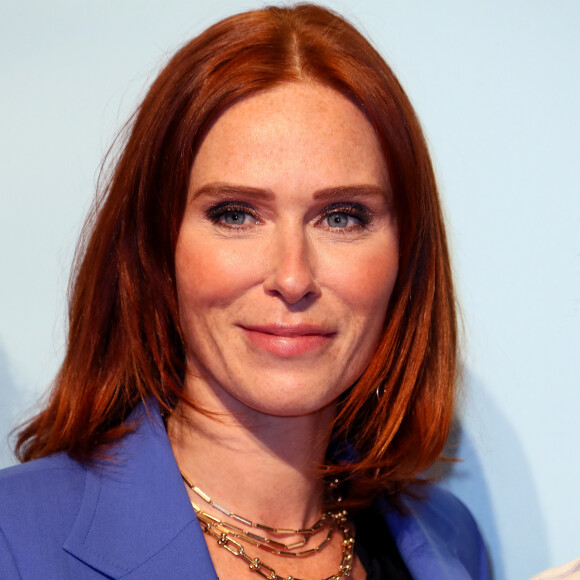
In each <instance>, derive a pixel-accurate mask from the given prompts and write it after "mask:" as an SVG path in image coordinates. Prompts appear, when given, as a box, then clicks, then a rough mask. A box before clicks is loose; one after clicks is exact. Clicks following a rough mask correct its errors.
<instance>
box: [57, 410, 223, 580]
mask: <svg viewBox="0 0 580 580" xmlns="http://www.w3.org/2000/svg"><path fill="white" fill-rule="evenodd" d="M130 421H132V422H134V424H135V429H134V431H133V432H132V433H131V434H129V435H127V436H126V437H125V438H123V439H122V440H121V442H120V444H119V445H118V447H117V448H116V449H115V454H114V458H113V459H112V460H109V461H106V462H105V461H102V462H98V463H97V464H96V465H95V466H93V467H89V468H87V477H86V484H85V490H84V495H83V498H82V502H81V506H80V510H79V513H78V516H77V518H76V521H75V524H74V526H73V528H72V531H71V533H70V535H69V537H68V539H67V541H66V542H65V545H64V549H65V550H66V551H67V552H69V553H70V554H72V555H73V556H75V557H76V558H78V559H79V560H81V561H83V562H85V563H86V564H88V565H89V566H91V567H92V568H95V569H96V570H99V571H101V572H103V573H105V574H106V575H108V576H110V577H112V578H121V577H122V578H127V579H131V578H135V579H137V578H139V579H140V580H142V579H149V578H151V579H153V578H155V579H157V578H163V577H172V578H187V577H193V575H195V578H199V579H200V580H202V579H203V580H210V579H211V580H217V576H216V574H215V571H214V568H213V565H212V563H211V559H210V557H209V553H208V551H207V546H206V544H205V541H204V538H203V532H202V530H201V528H200V526H199V523H198V521H197V518H196V517H195V513H194V511H193V509H192V507H191V504H190V502H189V499H188V496H187V492H186V490H185V486H184V485H183V482H182V480H181V476H180V474H179V469H178V467H177V464H176V462H175V459H174V457H173V452H172V450H171V447H170V444H169V440H168V438H167V434H166V432H165V428H164V426H163V422H162V420H161V416H160V413H159V409H158V407H157V405H156V404H152V403H149V404H148V405H143V404H142V405H140V406H139V407H138V408H137V409H136V410H135V411H134V412H133V414H132V415H131V417H130Z"/></svg>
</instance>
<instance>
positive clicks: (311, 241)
mask: <svg viewBox="0 0 580 580" xmlns="http://www.w3.org/2000/svg"><path fill="white" fill-rule="evenodd" d="M388 191H389V186H388V176H387V172H386V167H385V163H384V160H383V157H382V154H381V149H380V147H379V143H378V141H377V138H376V136H375V134H374V132H373V129H372V128H371V126H370V124H369V123H368V121H367V120H366V118H365V117H364V115H363V114H362V113H361V112H360V111H359V109H358V108H356V107H355V106H354V105H353V104H352V103H351V102H350V101H349V100H347V99H346V98H345V97H343V96H342V95H340V94H339V93H337V92H335V91H333V90H331V89H329V88H325V87H323V86H320V85H316V84H285V85H282V86H280V87H278V88H276V89H273V90H270V91H268V92H264V93H261V94H258V95H256V96H252V97H249V98H247V99H246V100H244V101H242V102H239V103H237V104H236V105H234V106H233V107H231V108H230V109H228V110H227V111H226V112H225V113H224V114H223V115H222V116H221V117H220V118H219V119H218V120H217V122H216V123H215V124H214V126H213V127H212V128H211V130H210V131H209V133H208V135H207V136H206V138H205V140H204V141H203V143H202V145H201V147H200V149H199V152H198V154H197V157H196V158H195V162H194V164H193V167H192V170H191V179H190V185H189V192H188V200H187V206H186V209H185V214H184V218H183V222H182V224H181V229H180V232H179V239H178V242H177V248H176V254H175V265H176V276H177V292H178V299H179V311H180V317H181V325H182V330H183V333H184V337H185V341H186V353H187V367H188V376H187V379H186V387H185V388H186V389H187V390H188V394H189V395H191V396H192V397H194V399H195V400H196V401H198V402H199V403H200V404H202V405H206V406H209V407H210V408H211V407H212V406H214V404H215V402H216V401H220V402H221V404H222V405H223V404H226V405H227V406H228V408H232V405H233V408H245V409H251V410H254V411H258V412H260V413H265V414H269V415H278V416H295V415H304V414H309V413H315V412H316V411H319V410H321V409H323V408H326V407H328V405H329V404H331V403H333V402H334V401H335V400H336V398H337V397H338V396H339V395H340V394H341V393H342V392H343V391H344V390H345V389H347V388H348V387H349V386H350V385H352V383H353V382H354V381H355V380H356V379H357V378H358V377H359V376H360V375H361V373H362V372H363V371H364V369H365V367H366V365H367V364H368V362H369V361H370V358H371V357H372V355H373V353H374V351H375V349H376V346H377V343H378V341H379V340H380V337H381V333H382V329H383V322H384V318H385V312H386V309H387V305H388V302H389V297H390V295H391V291H392V289H393V285H394V283H395V279H396V276H397V268H398V244H397V226H396V222H395V218H394V216H393V213H392V208H391V204H390V202H389V193H388Z"/></svg>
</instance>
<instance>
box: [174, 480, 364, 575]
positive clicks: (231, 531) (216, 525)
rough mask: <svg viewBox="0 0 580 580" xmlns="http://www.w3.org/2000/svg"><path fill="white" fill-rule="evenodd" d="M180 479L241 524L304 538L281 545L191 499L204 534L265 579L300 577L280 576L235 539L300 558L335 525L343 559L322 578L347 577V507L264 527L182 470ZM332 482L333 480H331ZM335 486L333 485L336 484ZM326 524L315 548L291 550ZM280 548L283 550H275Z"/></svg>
mask: <svg viewBox="0 0 580 580" xmlns="http://www.w3.org/2000/svg"><path fill="white" fill-rule="evenodd" d="M181 477H182V478H183V481H184V482H185V483H186V484H187V486H188V487H189V488H190V489H191V490H192V491H193V492H194V493H195V494H196V495H197V496H198V497H200V498H201V499H203V500H204V501H205V502H206V503H208V504H209V505H211V506H213V507H214V508H216V509H217V510H219V511H220V512H222V513H223V514H225V515H226V516H228V517H230V518H232V519H235V520H236V521H238V522H240V523H244V524H245V525H247V526H250V527H252V528H259V529H262V530H267V531H268V532H270V533H272V534H279V535H288V534H293V535H297V534H298V535H302V536H303V538H302V539H301V540H299V541H298V542H294V543H293V544H284V543H282V542H278V541H275V540H271V539H269V538H264V537H262V536H259V535H258V534H254V533H252V532H250V531H247V530H244V529H243V528H241V527H239V526H235V525H233V524H230V523H228V522H224V521H221V520H219V519H217V518H215V517H214V516H212V515H211V514H208V513H207V512H204V511H203V510H202V509H201V508H200V507H199V506H198V505H196V504H195V502H194V501H191V505H192V507H193V509H194V511H195V514H196V516H197V518H198V520H199V522H200V523H201V524H202V528H203V531H204V533H206V534H208V535H210V536H212V537H214V538H215V539H216V540H217V543H218V545H219V546H221V547H223V548H225V549H226V550H227V551H228V552H230V554H232V555H234V556H236V557H239V558H242V559H243V560H244V561H245V562H246V563H247V564H248V568H249V569H250V570H251V571H252V572H255V573H257V574H259V575H261V576H262V577H264V578H268V579H269V580H301V579H299V578H295V577H293V576H279V575H278V574H277V573H276V571H275V570H274V568H272V567H271V566H269V565H268V564H266V563H265V562H263V561H262V560H260V558H257V557H252V556H250V555H249V554H247V553H246V551H245V549H244V546H243V545H242V544H240V543H239V542H237V541H236V539H234V538H237V539H239V540H241V541H244V542H248V543H250V544H253V545H254V546H257V547H258V548H261V549H264V550H267V551H269V552H271V553H274V554H277V555H279V556H289V557H295V558H303V557H306V556H312V555H313V554H316V553H317V552H319V551H321V550H322V549H323V548H325V547H326V546H327V545H328V544H329V543H330V541H331V539H332V536H333V534H334V531H335V528H337V527H338V528H340V530H341V532H342V535H343V541H342V559H341V562H340V565H339V568H338V571H337V573H336V574H333V575H331V576H328V577H327V578H324V579H323V580H340V579H341V578H344V577H346V576H349V575H350V572H351V570H352V565H353V554H354V542H355V540H354V534H353V532H352V528H351V526H350V524H349V522H348V513H347V511H346V510H338V511H336V512H330V511H328V512H325V513H323V514H322V516H321V517H320V519H319V520H318V521H317V522H316V523H315V524H314V525H313V526H311V527H310V528H301V529H297V530H294V529H287V528H273V527H271V526H266V525H264V524H260V523H257V522H252V521H251V520H249V519H247V518H244V517H242V516H239V515H237V514H234V513H232V512H231V511H229V510H227V509H226V508H224V507H223V506H221V505H219V504H218V503H216V502H215V501H213V500H212V499H211V498H210V497H209V496H208V495H207V494H206V493H204V492H203V491H202V490H201V489H200V488H199V487H197V486H196V485H194V484H193V483H192V482H191V481H190V480H189V479H188V478H187V477H186V476H185V475H184V474H183V473H181ZM333 483H334V484H335V482H333ZM335 485H336V484H335ZM325 525H329V532H328V535H327V536H326V537H325V538H324V540H323V541H322V542H321V543H320V544H319V545H318V546H316V547H315V548H310V549H306V550H302V551H299V552H296V551H293V550H295V549H296V548H298V547H302V546H304V545H306V543H307V542H308V540H309V539H310V538H311V537H312V536H313V535H314V534H316V533H317V532H319V531H320V530H321V529H322V528H323V527H324V526H325ZM277 548H282V549H277Z"/></svg>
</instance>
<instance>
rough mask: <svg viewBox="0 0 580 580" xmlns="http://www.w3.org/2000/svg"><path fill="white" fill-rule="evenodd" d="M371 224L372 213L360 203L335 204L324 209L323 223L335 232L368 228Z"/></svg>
mask: <svg viewBox="0 0 580 580" xmlns="http://www.w3.org/2000/svg"><path fill="white" fill-rule="evenodd" d="M370 222H371V212H370V211H369V210H368V209H367V208H366V207H365V206H363V205H361V204H360V203H353V202H346V203H333V204H331V205H329V206H328V207H326V208H324V211H323V212H322V219H321V223H322V225H323V226H325V227H327V228H330V229H333V230H354V229H357V228H366V227H367V226H368V225H369V223H370Z"/></svg>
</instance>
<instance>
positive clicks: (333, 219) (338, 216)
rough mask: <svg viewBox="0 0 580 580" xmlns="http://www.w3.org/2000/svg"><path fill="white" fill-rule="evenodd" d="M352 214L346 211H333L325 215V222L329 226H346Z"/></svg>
mask: <svg viewBox="0 0 580 580" xmlns="http://www.w3.org/2000/svg"><path fill="white" fill-rule="evenodd" d="M351 219H352V216H350V215H348V214H346V213H340V212H335V213H331V214H330V215H328V216H326V224H327V225H328V227H331V228H346V227H347V226H348V225H349V221H350V220H351Z"/></svg>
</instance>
